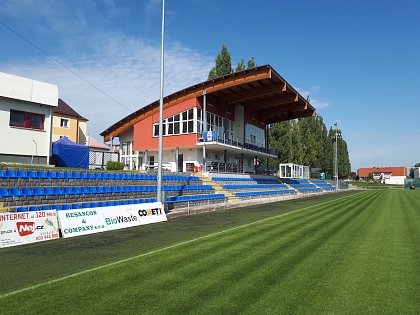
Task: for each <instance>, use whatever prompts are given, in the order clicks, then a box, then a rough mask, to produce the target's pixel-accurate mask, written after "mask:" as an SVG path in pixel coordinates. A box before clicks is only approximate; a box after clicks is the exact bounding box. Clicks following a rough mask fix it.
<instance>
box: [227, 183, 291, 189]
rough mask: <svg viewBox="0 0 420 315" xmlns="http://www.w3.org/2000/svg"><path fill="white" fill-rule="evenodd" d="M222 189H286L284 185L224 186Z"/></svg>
mask: <svg viewBox="0 0 420 315" xmlns="http://www.w3.org/2000/svg"><path fill="white" fill-rule="evenodd" d="M223 188H224V189H254V188H263V189H265V188H268V189H270V188H287V186H286V185H285V184H259V185H224V186H223Z"/></svg>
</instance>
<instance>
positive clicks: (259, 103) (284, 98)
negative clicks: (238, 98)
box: [244, 94, 299, 111]
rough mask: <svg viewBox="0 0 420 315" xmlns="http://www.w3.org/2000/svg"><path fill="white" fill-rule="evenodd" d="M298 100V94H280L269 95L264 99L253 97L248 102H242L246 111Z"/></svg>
mask: <svg viewBox="0 0 420 315" xmlns="http://www.w3.org/2000/svg"><path fill="white" fill-rule="evenodd" d="M298 101H299V95H298V94H281V95H279V96H274V97H270V98H267V99H264V100H259V99H255V100H252V101H250V102H248V103H244V106H245V109H246V110H247V111H256V110H260V109H264V108H267V107H271V106H279V105H286V104H290V103H296V102H298Z"/></svg>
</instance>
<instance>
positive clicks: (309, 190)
mask: <svg viewBox="0 0 420 315" xmlns="http://www.w3.org/2000/svg"><path fill="white" fill-rule="evenodd" d="M297 190H298V191H299V192H315V191H322V189H321V188H319V187H311V188H297Z"/></svg>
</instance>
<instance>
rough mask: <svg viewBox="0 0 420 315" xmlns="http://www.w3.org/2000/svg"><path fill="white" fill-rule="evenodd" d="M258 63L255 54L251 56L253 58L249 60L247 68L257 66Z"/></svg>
mask: <svg viewBox="0 0 420 315" xmlns="http://www.w3.org/2000/svg"><path fill="white" fill-rule="evenodd" d="M256 66H257V64H256V63H255V59H254V56H252V57H251V59H249V60H248V64H247V69H252V68H255V67H256Z"/></svg>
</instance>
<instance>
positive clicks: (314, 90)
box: [296, 85, 332, 110]
mask: <svg viewBox="0 0 420 315" xmlns="http://www.w3.org/2000/svg"><path fill="white" fill-rule="evenodd" d="M320 89H321V87H320V86H318V85H314V86H311V87H310V88H309V90H306V89H302V88H296V91H298V92H299V94H300V95H302V97H304V98H305V99H306V98H307V97H308V96H309V98H310V103H311V105H312V106H313V107H315V109H316V110H318V109H321V108H325V107H328V106H330V105H331V104H332V102H330V101H321V100H318V99H317V98H314V97H313V95H316V93H317V92H318V91H319V90H320Z"/></svg>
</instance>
